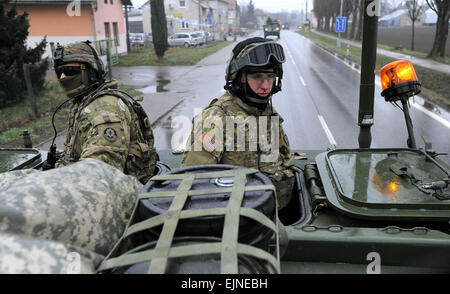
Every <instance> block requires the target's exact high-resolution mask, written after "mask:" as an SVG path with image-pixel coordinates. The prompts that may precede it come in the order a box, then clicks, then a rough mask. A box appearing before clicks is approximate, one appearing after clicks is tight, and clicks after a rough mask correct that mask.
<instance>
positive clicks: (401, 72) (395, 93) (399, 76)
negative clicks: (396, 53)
mask: <svg viewBox="0 0 450 294" xmlns="http://www.w3.org/2000/svg"><path fill="white" fill-rule="evenodd" d="M380 78H381V87H382V89H383V92H381V95H382V96H383V97H384V99H385V100H386V101H397V100H401V98H408V97H410V96H413V95H417V94H419V93H420V88H421V86H422V84H421V83H420V82H419V80H418V78H417V75H416V71H415V70H414V67H413V65H412V64H411V62H409V61H408V60H398V61H394V62H391V63H389V64H387V65H385V66H384V67H383V68H382V69H381V71H380Z"/></svg>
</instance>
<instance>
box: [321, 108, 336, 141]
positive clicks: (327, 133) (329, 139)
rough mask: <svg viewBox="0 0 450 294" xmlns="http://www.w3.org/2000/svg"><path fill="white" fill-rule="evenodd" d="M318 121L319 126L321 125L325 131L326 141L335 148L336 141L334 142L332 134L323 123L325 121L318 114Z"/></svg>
mask: <svg viewBox="0 0 450 294" xmlns="http://www.w3.org/2000/svg"><path fill="white" fill-rule="evenodd" d="M318 117H319V121H320V124H321V125H322V128H323V130H324V131H325V134H326V135H327V137H328V141H330V144H331V145H333V146H336V145H337V144H336V141H335V140H334V137H333V134H332V133H331V131H330V129H329V128H328V125H327V123H326V122H325V119H324V118H323V117H322V116H321V115H320V114H319V115H318Z"/></svg>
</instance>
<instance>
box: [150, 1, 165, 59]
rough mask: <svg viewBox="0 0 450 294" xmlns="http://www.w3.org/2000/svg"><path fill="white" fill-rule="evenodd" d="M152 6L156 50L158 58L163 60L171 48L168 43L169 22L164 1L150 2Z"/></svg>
mask: <svg viewBox="0 0 450 294" xmlns="http://www.w3.org/2000/svg"><path fill="white" fill-rule="evenodd" d="M150 6H151V8H150V10H151V16H152V34H153V45H154V50H155V53H156V56H158V58H160V59H161V58H163V57H164V53H165V52H166V50H167V49H168V47H169V45H168V43H167V20H166V13H165V11H164V0H150Z"/></svg>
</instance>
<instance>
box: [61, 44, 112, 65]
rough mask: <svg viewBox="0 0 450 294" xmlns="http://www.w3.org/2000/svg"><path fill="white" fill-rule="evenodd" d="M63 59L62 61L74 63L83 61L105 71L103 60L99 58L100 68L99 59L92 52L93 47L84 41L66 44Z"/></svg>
mask: <svg viewBox="0 0 450 294" xmlns="http://www.w3.org/2000/svg"><path fill="white" fill-rule="evenodd" d="M62 57H63V59H62V62H63V63H64V64H67V63H72V62H77V63H78V62H83V63H86V64H89V66H90V67H92V68H93V69H94V70H96V71H97V72H98V71H100V70H102V71H104V65H103V62H102V60H101V59H100V58H99V59H98V62H99V64H100V67H101V68H99V67H98V66H97V61H96V60H95V57H94V55H93V53H92V49H91V48H90V47H89V46H88V45H87V44H86V43H84V42H76V43H72V44H66V45H64V51H63V56H62Z"/></svg>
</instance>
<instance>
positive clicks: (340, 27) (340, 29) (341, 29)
mask: <svg viewBox="0 0 450 294" xmlns="http://www.w3.org/2000/svg"><path fill="white" fill-rule="evenodd" d="M346 24H347V18H346V17H336V30H335V31H336V33H345V27H346Z"/></svg>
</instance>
